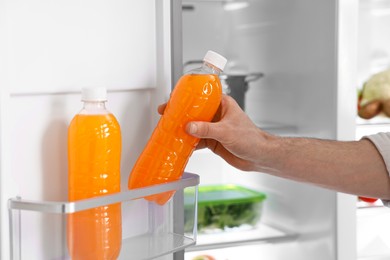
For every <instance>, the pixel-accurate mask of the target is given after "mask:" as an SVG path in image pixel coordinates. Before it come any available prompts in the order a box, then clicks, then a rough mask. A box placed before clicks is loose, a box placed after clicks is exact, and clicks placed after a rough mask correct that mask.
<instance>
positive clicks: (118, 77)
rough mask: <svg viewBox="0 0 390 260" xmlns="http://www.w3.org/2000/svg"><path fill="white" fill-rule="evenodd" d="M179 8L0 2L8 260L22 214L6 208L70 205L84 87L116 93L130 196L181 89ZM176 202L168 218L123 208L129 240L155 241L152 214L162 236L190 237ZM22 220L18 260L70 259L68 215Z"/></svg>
mask: <svg viewBox="0 0 390 260" xmlns="http://www.w3.org/2000/svg"><path fill="white" fill-rule="evenodd" d="M176 6H179V7H180V5H178V1H169V0H163V1H155V0H142V1H139V0H129V1H128V0H126V1H125V0H115V1H106V0H98V1H90V0H86V1H81V2H80V1H73V0H70V1H66V2H57V1H56V2H52V1H48V0H37V1H24V0H20V1H0V35H1V39H2V40H1V41H0V86H1V88H0V98H1V102H0V115H1V116H0V144H1V148H0V149H1V150H0V155H1V156H0V161H1V163H0V167H1V170H0V198H1V201H0V206H1V210H0V212H1V216H0V220H1V223H0V225H1V238H0V242H1V248H0V252H1V256H0V258H1V259H11V256H12V257H13V259H18V258H17V257H18V256H16V258H15V253H14V254H13V255H11V252H10V247H11V241H10V236H11V237H12V236H13V234H14V233H13V232H12V230H10V222H9V221H11V220H15V219H14V217H13V216H14V212H16V211H17V210H12V211H11V212H10V215H8V213H9V210H8V207H9V206H10V205H9V204H8V199H10V198H14V199H15V198H17V197H20V198H21V199H22V200H32V201H36V202H40V201H56V202H58V203H59V204H58V205H62V204H61V203H62V202H66V201H67V198H68V197H67V127H68V125H69V123H70V120H71V119H72V117H73V116H74V115H75V114H76V113H78V112H79V111H80V110H81V108H82V103H81V101H80V98H81V89H82V88H83V87H94V86H95V87H100V86H103V87H106V88H107V90H108V103H107V108H108V110H109V111H111V112H112V113H113V114H114V115H115V116H116V118H117V119H118V121H119V124H120V126H121V132H122V155H121V156H122V158H121V184H122V191H126V190H127V180H128V176H129V173H130V171H131V168H132V165H133V164H134V162H135V160H136V159H137V158H138V155H139V154H140V153H141V151H142V149H143V147H144V145H145V144H146V142H147V140H148V138H149V136H150V134H151V132H152V130H153V129H154V126H155V124H156V122H157V120H158V118H159V115H158V113H157V106H158V105H159V104H161V103H163V102H165V101H166V100H167V99H168V97H169V93H170V90H171V85H172V82H173V81H174V79H173V77H174V74H175V73H176V71H175V69H173V67H174V66H175V65H176V64H175V61H174V57H175V56H178V57H180V53H181V51H180V49H179V48H176V49H174V48H173V47H174V46H175V43H174V38H175V37H177V36H176V34H175V33H174V32H173V31H172V30H174V29H173V26H172V23H174V22H176V21H175V19H176V18H175V17H174V14H173V13H174V12H176V11H175V8H176ZM175 51H177V52H178V53H179V54H176V53H175ZM180 66H181V65H180ZM177 194H178V196H175V198H174V199H173V201H172V203H170V204H168V205H166V206H165V207H160V208H159V207H157V208H156V207H153V206H151V205H149V204H148V203H146V202H145V201H143V200H136V201H134V202H130V203H126V204H123V206H122V223H123V230H122V235H123V239H126V238H129V237H130V238H131V237H134V236H136V235H139V234H143V233H145V232H146V233H148V232H149V231H150V230H149V229H150V228H151V227H150V223H151V222H150V220H151V215H152V214H154V216H153V218H154V220H153V221H152V222H154V223H155V224H156V223H157V224H158V225H157V224H156V225H155V228H160V226H159V225H160V224H161V228H162V229H167V232H176V231H177V232H179V233H180V232H183V227H180V223H182V222H183V221H182V218H183V212H180V209H182V204H183V203H182V198H181V199H180V194H181V192H180V191H178V192H177ZM181 196H182V195H181ZM176 197H178V198H176ZM55 205H57V204H55ZM58 205H57V206H58ZM65 205H67V204H66V203H65ZM176 210H177V211H176ZM19 213H20V214H19V217H16V220H19V221H20V223H19V224H20V228H21V231H20V232H16V234H19V235H20V236H21V237H20V244H19V245H21V248H19V251H18V253H17V254H20V255H19V256H20V258H21V259H31V258H32V259H65V255H66V242H65V240H64V238H65V235H66V233H65V231H64V223H65V222H64V219H65V218H66V215H65V214H63V213H61V212H60V214H57V213H56V214H54V213H50V212H49V213H47V212H43V213H42V212H39V211H38V212H37V211H34V210H33V211H31V210H27V211H26V210H24V209H23V210H21V211H20V212H19ZM180 229H181V230H180ZM164 232H165V231H164ZM30 242H31V243H30ZM166 242H167V243H168V240H166ZM187 242H188V241H187ZM155 245H158V243H155ZM183 245H184V244H182V246H183ZM148 246H149V247H148ZM150 246H152V245H151V244H150V245H148V244H147V243H146V244H145V243H143V244H142V246H141V247H139V248H138V250H140V251H142V250H143V251H145V252H147V251H148V250H150V248H151V247H150ZM145 247H146V248H145ZM123 248H124V250H126V247H123ZM171 249H173V247H172V246H171V248H169V250H171ZM172 252H173V251H171V252H170V253H172ZM122 253H123V252H122ZM125 253H126V251H125ZM163 253H164V252H163ZM165 253H167V252H165ZM132 256H134V257H136V256H135V255H132ZM121 257H124V258H127V259H128V258H129V257H131V255H124V256H123V255H121ZM172 257H173V255H172V254H168V256H167V259H172ZM142 259H148V258H143V257H142ZM163 259H166V258H164V257H163Z"/></svg>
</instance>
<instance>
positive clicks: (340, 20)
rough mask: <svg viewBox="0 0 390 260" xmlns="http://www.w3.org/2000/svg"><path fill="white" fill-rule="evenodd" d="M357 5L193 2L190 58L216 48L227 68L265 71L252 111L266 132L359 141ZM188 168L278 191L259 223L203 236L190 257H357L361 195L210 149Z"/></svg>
mask: <svg viewBox="0 0 390 260" xmlns="http://www.w3.org/2000/svg"><path fill="white" fill-rule="evenodd" d="M357 10H358V3H357V2H351V1H323V0H316V1H307V0H294V1H286V0H277V1H267V0H248V1H222V0H221V1H219V0H215V1H212V0H210V1H197V0H184V1H183V64H187V63H188V62H189V61H192V60H196V59H199V57H202V55H203V53H205V52H206V51H207V50H208V49H213V50H215V51H217V52H220V53H221V54H223V55H225V56H226V57H227V59H228V64H227V68H226V70H225V73H226V74H229V73H234V72H237V71H239V72H240V73H243V72H245V73H252V72H261V73H264V77H263V78H261V79H259V80H257V81H255V82H251V83H250V84H249V89H248V91H247V94H246V109H245V111H246V113H247V114H248V116H249V117H250V118H251V119H252V120H253V121H254V122H255V123H256V124H257V125H258V126H259V127H260V128H262V129H263V130H265V131H269V132H271V133H274V134H278V135H282V136H304V137H315V138H324V139H339V140H353V139H354V138H355V119H356V68H355V66H356V62H355V61H356V54H357V47H356V39H357V28H356V26H357V23H356V22H357ZM184 70H186V67H184ZM243 138H245V137H243ZM187 170H188V171H193V172H198V173H199V174H200V178H201V181H200V185H207V184H216V183H234V184H239V185H242V186H245V187H249V188H252V189H254V190H258V191H262V192H265V193H266V194H267V196H268V197H267V199H266V200H265V203H264V208H263V213H262V214H263V215H262V219H261V221H260V224H259V227H258V229H255V230H252V231H251V232H250V233H248V232H247V231H245V232H239V231H237V232H235V231H234V232H231V233H228V232H226V233H225V234H216V235H215V234H214V235H209V234H207V235H202V234H198V239H197V245H196V246H194V247H190V248H188V249H187V250H186V252H187V254H186V256H187V259H192V258H193V257H195V256H196V255H199V254H203V253H210V254H214V256H216V257H217V258H216V259H229V260H231V259H243V258H249V257H250V256H253V255H254V254H256V255H258V256H259V258H266V259H270V260H271V259H324V260H325V259H326V260H329V259H351V260H352V259H356V244H355V242H354V241H355V239H356V233H355V232H356V229H355V228H356V227H355V224H356V222H355V220H356V197H355V196H351V195H347V194H340V193H336V192H333V191H330V190H325V189H321V188H318V187H314V186H311V185H306V184H302V183H297V182H293V181H288V180H284V179H280V178H278V177H273V176H269V175H266V174H262V173H255V172H241V171H239V170H237V169H235V168H233V167H231V166H229V165H227V164H226V163H225V162H224V161H223V160H222V159H220V158H219V157H217V156H216V155H213V154H212V153H211V152H210V151H207V150H201V151H197V152H195V153H194V154H193V156H192V157H191V159H190V161H189V164H188V166H187ZM312 170H313V171H315V170H316V169H312ZM269 228H270V229H271V230H272V231H270V230H269ZM347 241H348V242H347ZM234 249H237V250H236V251H235V250H234ZM252 249H253V251H252ZM223 252H225V253H223ZM233 252H235V253H233ZM255 252H256V253H255Z"/></svg>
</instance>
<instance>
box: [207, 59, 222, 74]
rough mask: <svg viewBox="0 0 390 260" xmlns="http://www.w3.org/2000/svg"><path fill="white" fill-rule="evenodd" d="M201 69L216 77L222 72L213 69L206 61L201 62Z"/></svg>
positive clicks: (215, 68)
mask: <svg viewBox="0 0 390 260" xmlns="http://www.w3.org/2000/svg"><path fill="white" fill-rule="evenodd" d="M202 69H203V70H206V71H208V72H209V73H210V74H216V75H219V74H220V73H221V72H222V70H220V69H219V68H217V67H215V66H214V65H212V64H211V63H208V62H207V61H205V62H203V65H202Z"/></svg>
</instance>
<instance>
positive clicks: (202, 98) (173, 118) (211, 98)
mask: <svg viewBox="0 0 390 260" xmlns="http://www.w3.org/2000/svg"><path fill="white" fill-rule="evenodd" d="M226 62H227V60H226V59H225V58H224V57H222V56H221V55H219V54H217V53H215V52H212V51H208V52H207V54H206V55H205V57H204V59H203V64H202V66H201V67H200V68H197V69H194V70H191V71H189V72H188V73H186V74H185V75H183V76H182V77H181V78H180V79H179V81H178V82H177V84H176V86H175V88H174V89H173V91H172V93H171V97H170V99H169V101H168V103H167V106H166V108H165V111H164V114H163V115H162V117H161V118H160V120H159V122H158V124H157V126H156V128H155V129H154V131H153V133H152V135H151V137H150V139H149V141H148V143H147V144H146V147H145V148H144V150H143V152H142V153H141V155H140V156H139V158H138V160H137V161H136V163H135V166H134V167H133V169H132V171H131V173H130V176H129V182H128V187H129V189H134V188H141V187H145V186H150V185H155V184H161V183H166V182H171V181H176V180H178V179H179V178H181V176H182V174H183V171H184V168H185V166H186V164H187V162H188V159H189V157H190V156H191V154H192V152H193V151H194V149H195V147H196V145H197V144H198V142H199V138H195V137H193V136H190V135H188V134H187V133H186V131H185V127H186V125H187V123H188V122H190V121H211V120H212V118H213V117H214V115H215V113H216V111H217V109H218V107H219V105H220V102H221V98H222V86H221V82H220V80H219V77H218V75H219V73H220V72H221V71H222V70H223V68H224V67H225V65H226ZM173 193H174V192H173V191H172V192H165V193H161V194H158V195H152V196H148V197H146V199H148V200H150V201H154V202H156V203H157V204H160V205H163V204H165V203H166V202H167V201H168V200H169V199H170V198H171V197H172V195H173Z"/></svg>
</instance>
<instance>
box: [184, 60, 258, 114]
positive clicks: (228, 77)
mask: <svg viewBox="0 0 390 260" xmlns="http://www.w3.org/2000/svg"><path fill="white" fill-rule="evenodd" d="M202 63H203V61H202V60H190V61H187V62H185V63H184V64H183V71H185V70H184V69H186V68H187V67H188V66H192V65H198V64H202ZM263 76H264V74H263V73H261V72H257V73H256V72H255V73H249V74H242V75H240V74H221V75H220V76H219V78H220V79H221V81H222V85H223V88H224V89H223V92H224V93H225V94H227V95H229V96H231V97H232V98H234V99H235V100H236V101H237V103H238V105H239V106H240V107H241V109H242V110H244V111H245V93H246V91H247V90H248V83H249V82H251V81H255V80H258V79H259V78H261V77H263Z"/></svg>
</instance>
